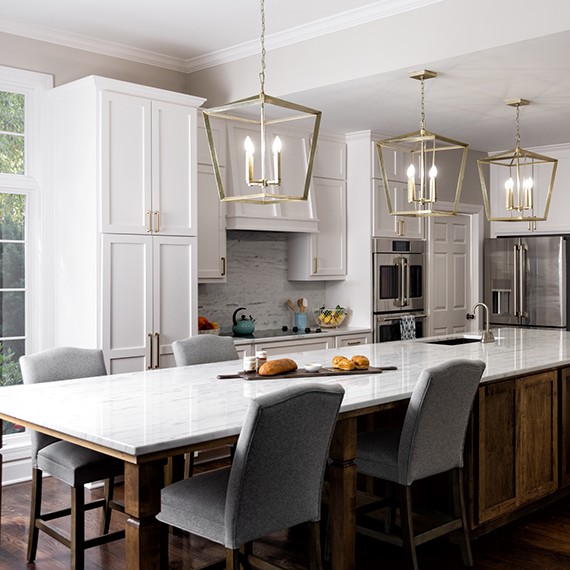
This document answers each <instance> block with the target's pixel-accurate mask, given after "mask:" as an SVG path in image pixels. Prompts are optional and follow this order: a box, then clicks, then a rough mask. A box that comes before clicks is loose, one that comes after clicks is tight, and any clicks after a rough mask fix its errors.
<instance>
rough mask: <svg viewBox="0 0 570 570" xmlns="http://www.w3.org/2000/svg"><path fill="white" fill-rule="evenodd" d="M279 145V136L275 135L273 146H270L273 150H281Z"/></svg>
mask: <svg viewBox="0 0 570 570" xmlns="http://www.w3.org/2000/svg"><path fill="white" fill-rule="evenodd" d="M248 138H249V137H248ZM281 146H282V145H281V139H280V138H279V137H275V140H274V141H273V147H272V150H273V152H281Z"/></svg>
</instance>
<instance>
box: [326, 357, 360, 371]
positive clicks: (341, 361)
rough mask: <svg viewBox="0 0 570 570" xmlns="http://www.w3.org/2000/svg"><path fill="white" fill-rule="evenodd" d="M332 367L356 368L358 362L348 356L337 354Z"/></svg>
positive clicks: (340, 368)
mask: <svg viewBox="0 0 570 570" xmlns="http://www.w3.org/2000/svg"><path fill="white" fill-rule="evenodd" d="M332 367H333V368H338V369H339V370H354V369H355V368H356V364H355V363H354V362H352V360H349V359H348V358H346V356H335V357H334V358H333V359H332Z"/></svg>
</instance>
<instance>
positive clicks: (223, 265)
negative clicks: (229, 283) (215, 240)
mask: <svg viewBox="0 0 570 570" xmlns="http://www.w3.org/2000/svg"><path fill="white" fill-rule="evenodd" d="M221 259H222V277H223V276H224V275H225V274H226V258H225V257H222V258H221Z"/></svg>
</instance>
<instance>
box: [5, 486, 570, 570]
mask: <svg viewBox="0 0 570 570" xmlns="http://www.w3.org/2000/svg"><path fill="white" fill-rule="evenodd" d="M44 487H45V490H44V494H45V500H46V502H47V503H49V505H48V506H49V507H57V506H59V505H61V506H64V505H66V504H67V501H68V496H69V495H68V488H67V487H66V486H65V485H63V484H61V483H59V482H58V481H57V480H55V479H53V478H49V479H47V480H46V481H45V485H44ZM86 494H87V495H88V496H89V495H91V496H92V495H99V492H98V491H97V490H95V491H87V492H86ZM121 494H122V487H121V486H119V487H118V498H119V499H122V497H121ZM87 498H89V497H87ZM29 501H30V484H29V483H20V484H17V485H12V486H9V487H5V488H4V490H3V506H2V535H1V542H0V569H1V570H17V569H20V568H30V569H31V568H35V569H37V570H59V569H62V570H63V569H66V570H67V569H69V552H68V550H67V549H66V548H65V547H63V546H62V545H60V544H59V543H57V542H55V541H54V540H52V539H51V538H50V537H48V536H46V535H45V534H43V533H41V534H40V542H39V551H38V557H37V560H36V563H35V565H27V564H26V544H27V532H28V513H29ZM87 516H88V521H89V523H88V530H87V532H88V533H95V532H96V529H97V524H98V520H99V519H98V516H99V513H96V512H90V513H88V515H87ZM113 517H114V522H113V526H114V527H120V526H121V525H123V524H124V520H125V519H124V516H122V515H121V514H120V513H119V514H114V515H113ZM63 526H64V525H62V527H63ZM169 540H170V545H169V553H170V568H173V569H177V570H194V569H197V568H200V567H202V566H204V565H205V564H207V563H208V562H211V561H213V560H216V559H218V558H220V557H222V556H223V550H222V548H221V547H220V546H218V545H215V544H212V543H210V542H208V541H206V540H203V539H200V538H198V537H193V536H188V535H185V536H181V537H178V536H172V535H171V536H170V538H169ZM254 550H255V551H256V552H262V553H263V554H264V556H267V557H268V558H270V559H272V560H274V561H276V562H278V563H282V564H283V565H284V566H285V567H286V568H288V569H289V570H299V569H302V568H305V567H306V564H305V560H304V552H305V551H304V543H303V537H302V535H301V533H300V531H299V530H296V529H293V530H291V531H289V532H280V533H276V534H275V535H272V536H270V537H268V538H266V539H264V540H263V541H259V542H256V543H255V546H254ZM124 555H125V549H124V542H123V541H119V542H115V543H113V544H109V545H105V546H101V547H97V548H93V549H90V550H89V551H88V552H87V556H86V569H87V570H101V569H104V570H115V569H117V570H121V569H123V568H124V567H125V564H124ZM473 555H474V559H475V568H476V569H478V570H509V569H512V570H515V569H516V570H569V569H570V500H566V501H564V502H562V503H559V504H557V505H554V506H551V507H549V508H548V509H545V510H543V511H541V512H539V513H535V514H533V515H530V516H528V517H526V518H524V519H522V520H520V521H517V522H515V523H512V524H511V525H509V526H508V527H505V528H503V529H501V530H499V531H495V532H493V533H491V534H489V535H487V536H484V537H482V538H479V539H477V540H475V541H474V542H473ZM418 559H419V564H420V567H421V568H422V569H423V570H435V569H437V570H451V569H457V568H462V567H463V566H462V563H461V556H460V553H459V548H458V547H457V546H453V545H450V544H449V543H448V542H447V541H446V540H445V539H442V540H441V541H438V542H434V543H431V544H426V545H424V546H421V547H420V548H419V549H418ZM404 568H405V565H404V561H403V558H402V554H401V551H400V550H399V549H397V548H395V547H390V546H387V545H380V544H378V543H377V542H374V541H372V540H370V539H367V538H365V537H358V538H357V569H358V570H372V569H374V570H381V569H382V570H384V569H389V570H391V569H394V570H401V569H404Z"/></svg>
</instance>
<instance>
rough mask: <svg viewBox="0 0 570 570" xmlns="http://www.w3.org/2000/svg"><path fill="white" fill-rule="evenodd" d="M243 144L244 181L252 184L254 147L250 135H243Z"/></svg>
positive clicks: (249, 184)
mask: <svg viewBox="0 0 570 570" xmlns="http://www.w3.org/2000/svg"><path fill="white" fill-rule="evenodd" d="M243 146H244V148H245V183H246V184H247V185H248V186H251V185H252V184H253V151H254V150H255V147H254V146H253V141H252V140H251V138H250V137H245V141H244V142H243Z"/></svg>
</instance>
